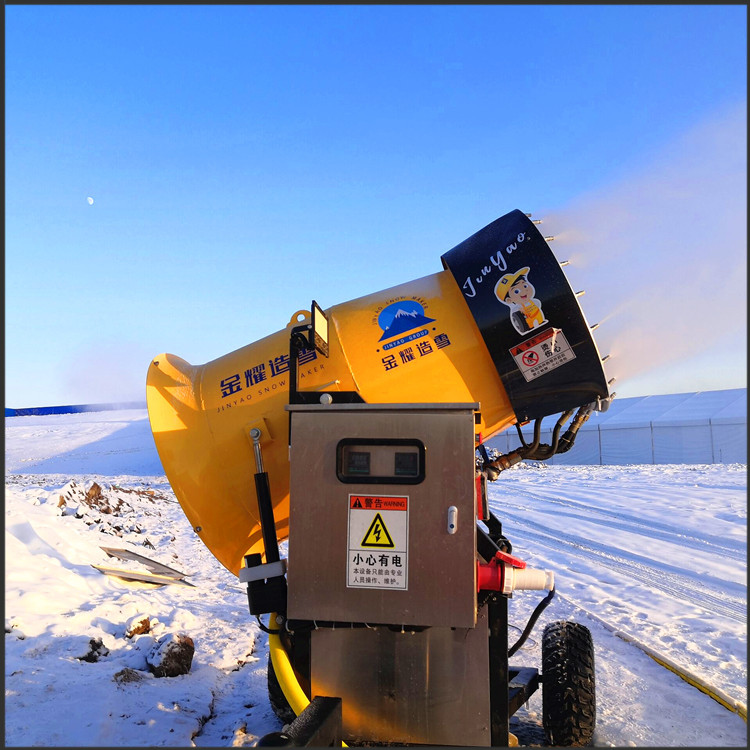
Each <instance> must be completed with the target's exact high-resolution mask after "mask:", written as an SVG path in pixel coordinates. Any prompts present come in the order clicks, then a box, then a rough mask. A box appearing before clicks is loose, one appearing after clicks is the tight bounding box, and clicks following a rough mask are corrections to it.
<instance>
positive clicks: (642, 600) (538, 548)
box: [5, 410, 747, 747]
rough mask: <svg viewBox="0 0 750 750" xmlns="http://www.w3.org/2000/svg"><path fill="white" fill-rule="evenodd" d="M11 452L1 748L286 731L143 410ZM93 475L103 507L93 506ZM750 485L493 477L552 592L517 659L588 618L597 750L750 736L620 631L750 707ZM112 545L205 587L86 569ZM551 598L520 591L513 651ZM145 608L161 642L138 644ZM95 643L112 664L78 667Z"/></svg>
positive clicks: (667, 471) (593, 470)
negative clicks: (170, 651) (154, 670)
mask: <svg viewBox="0 0 750 750" xmlns="http://www.w3.org/2000/svg"><path fill="white" fill-rule="evenodd" d="M5 455H6V500H5V514H6V515H5V523H6V539H5V555H6V558H5V559H6V595H5V623H6V636H5V641H6V651H5V654H6V662H5V681H6V699H5V724H6V736H5V742H6V745H7V746H29V745H42V746H145V745H151V746H159V745H169V746H183V747H185V746H188V747H189V746H240V745H252V744H253V743H254V742H255V740H257V738H258V737H260V736H262V735H263V734H265V733H267V732H270V731H274V730H278V729H280V728H281V724H280V722H279V721H278V720H277V719H276V717H275V716H274V714H273V712H272V711H271V708H270V705H269V703H268V698H267V693H266V684H265V680H266V671H265V665H266V657H267V642H266V636H265V635H264V634H263V633H262V632H261V631H260V630H259V628H258V626H257V624H256V623H255V621H254V619H253V618H252V617H251V616H250V614H249V612H248V609H247V598H246V593H245V591H244V588H243V586H241V585H240V584H239V583H238V581H237V579H236V578H235V577H234V576H232V575H231V574H230V573H228V572H227V571H226V570H225V569H224V568H223V567H222V566H221V565H220V564H219V563H218V562H217V561H216V560H215V559H214V558H213V556H212V555H211V554H210V552H209V551H208V550H207V549H206V548H205V547H204V546H203V544H202V543H201V542H200V540H199V539H198V538H197V537H196V536H195V534H193V532H192V530H191V528H190V526H189V524H188V522H187V519H186V518H185V516H184V515H183V513H182V511H181V508H180V506H179V504H178V503H177V502H176V500H175V498H174V495H173V493H172V491H171V489H170V487H169V484H168V482H167V480H166V478H165V477H164V476H163V473H162V469H161V465H160V462H159V459H158V456H157V454H156V451H155V448H154V444H153V439H152V437H151V433H150V430H149V426H148V419H147V416H146V413H145V411H141V410H131V411H121V412H101V413H86V414H71V415H51V416H47V417H40V416H37V417H14V418H9V419H6V454H5ZM93 482H96V483H97V484H98V485H99V486H100V487H101V490H102V491H101V498H103V499H105V500H106V505H105V504H103V503H102V501H101V499H100V500H99V502H98V503H97V502H94V501H91V502H90V504H87V502H86V501H85V495H86V491H87V490H89V489H90V488H91V486H92V483H93ZM746 490H747V479H746V467H745V466H744V465H742V466H739V465H730V466H721V465H714V466H659V467H654V466H632V467H627V466H626V467H597V466H586V467H562V466H559V467H548V466H545V465H533V466H528V465H524V464H521V465H519V466H517V467H515V468H514V469H511V470H510V471H507V472H504V473H503V474H501V477H500V479H499V480H498V481H497V482H496V483H495V484H494V485H491V504H492V507H493V510H494V511H495V513H496V514H497V515H498V517H499V518H500V519H501V520H502V521H503V525H504V531H505V533H506V535H507V536H508V537H509V538H510V539H511V541H512V542H513V547H514V554H516V555H518V556H519V557H521V558H523V559H525V560H526V561H527V562H528V563H529V565H531V566H533V567H543V568H548V569H551V570H554V571H555V575H556V582H557V592H558V593H557V596H556V597H555V599H553V601H552V603H551V604H550V606H549V607H548V608H547V609H546V610H545V611H544V613H543V615H542V617H541V618H540V621H539V623H538V624H537V626H536V628H535V629H534V631H533V632H532V635H531V638H530V639H529V642H528V643H527V645H526V646H524V648H522V649H521V650H520V651H519V652H518V653H517V654H516V655H515V656H514V658H513V659H512V662H513V663H515V664H528V665H530V666H535V667H539V666H540V646H539V640H540V634H541V630H542V628H543V626H544V625H545V624H546V623H547V622H550V621H553V620H559V619H572V620H576V621H579V622H582V623H583V624H585V625H587V626H588V627H589V628H590V629H591V632H592V634H593V636H594V642H595V645H596V660H597V661H596V671H597V702H598V723H597V731H596V734H595V744H596V745H598V746H627V745H639V746H645V745H649V746H654V745H656V746H675V747H677V746H716V747H725V746H737V747H740V746H745V745H746V739H747V732H746V724H745V722H744V721H743V719H742V718H740V716H738V715H737V714H736V713H732V712H731V711H729V710H727V709H726V708H725V707H723V706H722V705H720V704H719V703H718V702H716V701H715V700H713V699H711V698H710V697H708V696H707V695H706V694H704V693H703V692H700V691H699V690H697V689H696V688H695V687H692V686H691V685H689V684H688V683H687V682H685V681H684V680H682V679H680V677H678V676H677V675H676V674H674V673H673V672H671V671H668V670H666V669H664V668H663V667H662V666H660V665H659V664H657V663H656V662H655V661H654V660H653V659H651V658H649V656H647V655H646V654H645V653H643V651H641V650H639V649H638V648H637V647H636V646H634V645H633V644H632V643H631V642H628V641H627V640H624V637H632V638H635V639H637V640H639V641H642V642H643V643H644V644H646V645H648V646H650V647H651V648H653V649H655V650H656V651H657V652H658V653H659V654H661V655H663V656H664V657H666V658H667V659H669V660H671V662H674V663H675V664H676V665H678V666H679V667H680V669H683V670H685V671H687V672H689V673H690V674H692V675H694V676H695V677H697V678H699V680H700V681H701V682H703V683H705V684H707V685H709V686H712V687H713V688H715V691H716V692H719V693H720V694H721V695H724V696H726V697H728V698H730V699H731V700H732V701H737V702H741V703H743V704H746V700H747V699H746V681H747V645H746V642H747V621H746V612H747V609H746V602H747V588H746V560H747V556H746V528H747V518H746V508H747V501H746V494H747V493H746ZM92 494H93V495H95V494H96V493H92ZM61 495H62V496H63V497H64V498H66V502H65V504H64V505H60V496H61ZM107 506H108V507H110V508H113V509H115V512H114V513H105V512H103V511H102V508H104V507H107ZM102 546H108V547H125V548H128V549H130V550H134V551H139V552H141V553H142V554H145V555H147V556H149V557H151V558H153V559H155V560H158V561H160V562H162V563H164V564H166V565H169V566H170V567H173V568H176V569H178V570H180V571H182V572H185V573H187V574H188V576H187V580H188V581H189V582H190V583H192V584H194V587H186V586H175V585H172V586H162V587H156V586H153V585H151V584H135V583H126V582H124V581H122V580H121V579H118V578H113V577H108V576H105V575H103V574H102V573H100V572H99V571H98V570H96V569H94V568H93V567H91V566H92V565H103V566H120V567H128V564H127V563H122V562H121V561H115V560H113V559H110V558H108V557H107V555H106V554H105V553H104V552H103V551H102V550H101V547H102ZM539 599H540V595H539V592H517V593H516V594H515V595H514V596H513V598H512V600H511V602H510V619H511V623H512V630H513V632H512V633H511V635H510V639H511V641H513V640H514V633H515V632H517V631H518V630H519V629H522V628H523V627H524V626H525V624H526V621H527V619H528V617H529V615H530V613H531V611H532V610H533V608H534V607H535V606H536V604H537V602H538V601H539ZM587 613H590V614H587ZM141 615H148V616H149V617H150V618H151V625H152V629H151V632H150V633H146V634H142V635H137V636H134V637H133V638H127V637H126V636H125V631H126V628H127V626H128V624H129V623H130V622H131V621H133V620H134V619H138V618H139V617H140V616H141ZM614 630H617V631H619V632H620V636H618V635H616V634H615V633H614V632H613V631H614ZM169 633H181V634H186V635H189V636H190V637H191V638H192V639H193V641H194V644H195V655H194V658H193V664H192V669H191V671H190V673H189V674H187V675H183V676H180V677H171V678H156V677H153V676H152V675H151V674H150V673H149V672H148V669H147V666H146V659H147V657H148V656H149V654H150V652H151V651H152V649H153V647H154V644H155V642H156V639H158V638H159V637H161V636H162V635H165V634H169ZM92 640H93V641H94V643H97V641H98V640H101V647H99V648H98V653H99V654H100V656H99V657H98V660H96V661H85V660H82V659H81V657H83V656H86V655H87V654H88V653H90V652H91V650H92V645H91V641H92ZM128 679H132V681H128ZM540 723H541V694H540V693H539V692H538V693H536V694H535V695H534V696H533V697H532V699H531V701H530V702H529V704H528V706H527V707H525V708H524V709H522V710H521V711H520V712H519V713H518V714H517V716H516V717H515V719H514V723H513V727H512V728H513V730H514V731H517V732H518V734H519V737H520V738H521V741H522V743H523V742H524V741H525V742H527V743H531V742H537V743H538V741H539V740H538V737H539V732H538V729H537V727H538V726H539V725H540Z"/></svg>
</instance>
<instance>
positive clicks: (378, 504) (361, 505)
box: [349, 495, 409, 510]
mask: <svg viewBox="0 0 750 750" xmlns="http://www.w3.org/2000/svg"><path fill="white" fill-rule="evenodd" d="M408 504H409V498H408V497H394V496H393V495H386V496H383V495H349V509H350V510H352V509H356V510H408Z"/></svg>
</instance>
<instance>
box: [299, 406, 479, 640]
mask: <svg viewBox="0 0 750 750" xmlns="http://www.w3.org/2000/svg"><path fill="white" fill-rule="evenodd" d="M478 407H479V405H478V404H422V405H403V404H330V405H320V406H318V405H290V406H288V407H287V408H288V409H289V411H290V431H291V432H290V465H291V478H290V514H289V517H290V526H289V554H288V571H287V582H288V588H289V598H288V602H289V605H288V617H289V618H291V619H302V620H321V621H323V620H325V621H334V622H337V623H338V622H341V623H348V622H359V623H370V624H390V625H413V626H431V627H440V626H442V627H455V628H473V627H474V626H475V625H476V618H477V608H476V591H477V589H476V499H475V482H474V472H475V467H474V461H475V459H474V444H475V443H474V430H475V413H476V410H477V409H478Z"/></svg>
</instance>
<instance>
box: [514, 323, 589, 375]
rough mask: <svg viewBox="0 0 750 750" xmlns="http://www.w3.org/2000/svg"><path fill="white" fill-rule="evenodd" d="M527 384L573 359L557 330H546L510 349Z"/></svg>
mask: <svg viewBox="0 0 750 750" xmlns="http://www.w3.org/2000/svg"><path fill="white" fill-rule="evenodd" d="M510 353H511V356H512V357H513V359H514V360H515V361H516V364H517V365H518V369H519V370H520V371H521V374H522V375H523V376H524V378H526V381H527V382H530V381H532V380H534V379H535V378H538V377H539V376H540V375H544V374H545V373H547V372H550V371H551V370H554V369H555V368H557V367H560V366H561V365H564V364H565V363H566V362H570V360H572V359H575V356H576V355H575V354H574V353H573V350H572V349H571V348H570V344H568V340H567V339H566V338H565V334H564V333H563V332H562V331H561V330H560V329H559V328H548V329H547V330H546V331H542V332H541V333H538V334H537V335H536V336H532V337H531V338H530V339H527V340H526V341H524V342H523V343H522V344H519V345H518V346H514V347H513V348H512V349H510Z"/></svg>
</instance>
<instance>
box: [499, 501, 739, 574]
mask: <svg viewBox="0 0 750 750" xmlns="http://www.w3.org/2000/svg"><path fill="white" fill-rule="evenodd" d="M519 494H523V495H525V496H527V497H528V498H530V499H531V500H533V501H535V502H544V503H549V504H551V505H560V506H562V507H564V508H570V509H572V510H574V511H580V512H581V513H582V514H583V515H577V514H576V513H570V514H569V515H570V516H571V517H573V518H580V519H582V520H585V521H588V522H591V523H599V524H602V525H607V526H611V527H612V528H614V529H619V530H620V531H626V532H633V531H636V530H637V531H638V532H639V533H642V535H643V536H647V537H650V538H651V539H658V540H660V541H663V542H673V543H675V544H680V545H683V546H684V545H685V544H689V545H692V546H695V547H699V548H703V550H704V551H705V552H706V553H707V554H710V555H721V556H723V557H726V558H727V559H729V560H734V561H735V562H746V561H747V554H746V551H745V547H744V545H742V543H741V542H737V546H736V547H729V546H727V545H726V542H727V541H728V540H727V539H724V538H721V540H720V541H716V538H715V537H712V536H710V535H706V536H694V535H692V534H689V533H685V530H684V529H678V528H676V527H674V526H670V525H669V524H665V523H660V522H659V521H652V520H650V519H649V520H648V521H644V520H643V519H641V518H638V517H636V516H631V515H629V514H627V513H618V512H617V511H611V510H605V509H603V508H598V507H592V506H591V505H587V504H586V503H583V502H577V501H576V500H570V499H568V498H561V497H554V496H551V495H542V494H538V493H536V492H533V491H531V490H529V489H527V488H526V487H523V488H522V489H521V492H520V493H519ZM493 502H496V503H500V502H502V509H503V512H505V509H506V508H515V509H517V510H520V511H527V510H528V507H525V506H523V505H520V504H518V501H517V500H516V501H515V502H514V501H513V500H509V499H508V498H507V497H505V496H504V497H502V500H500V499H499V498H493ZM593 514H599V515H600V516H603V517H604V518H603V519H597V518H593V517H592V515H593ZM607 518H611V519H614V520H615V521H616V522H617V523H612V522H611V521H607V520H604V519H607Z"/></svg>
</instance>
